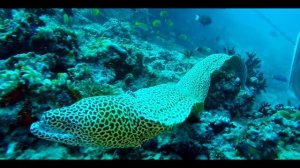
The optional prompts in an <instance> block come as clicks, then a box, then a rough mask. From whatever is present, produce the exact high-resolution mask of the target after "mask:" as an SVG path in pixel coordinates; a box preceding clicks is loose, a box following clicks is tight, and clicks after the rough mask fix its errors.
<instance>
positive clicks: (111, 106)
mask: <svg viewBox="0 0 300 168" xmlns="http://www.w3.org/2000/svg"><path fill="white" fill-rule="evenodd" d="M232 58H234V59H232ZM236 58H237V56H229V55H226V54H213V55H210V56H208V57H206V58H205V59H203V60H202V61H200V62H199V63H197V64H196V65H195V66H194V67H193V68H192V69H191V70H189V71H188V72H187V73H186V74H185V75H184V76H183V77H182V78H181V79H180V81H179V82H178V83H168V84H161V85H157V86H154V87H149V88H144V89H140V90H137V91H135V92H126V93H124V94H120V95H114V96H96V97H89V98H85V99H82V100H80V101H78V102H77V103H75V104H73V105H71V106H68V107H62V108H59V109H54V110H49V111H47V112H45V113H44V114H43V115H42V117H41V120H40V121H37V122H35V123H33V124H32V125H31V127H30V131H31V133H32V134H34V135H36V136H37V137H39V138H42V139H45V140H50V141H55V142H60V143H65V144H69V145H91V146H101V147H107V148H128V147H138V146H141V144H143V143H144V142H145V141H147V140H149V139H151V138H153V137H155V136H157V135H159V134H161V133H163V132H164V131H167V130H170V129H172V128H173V127H174V126H177V125H179V124H181V123H183V122H184V121H185V120H186V119H187V118H188V116H189V115H190V114H191V113H192V112H193V111H197V112H199V111H201V108H202V107H203V102H204V99H205V97H206V95H207V92H208V89H209V85H210V78H211V74H212V73H213V72H214V71H216V70H218V69H220V68H221V67H222V66H223V65H224V64H225V63H228V62H229V63H230V60H235V61H234V62H236ZM238 58H239V57H238ZM239 60H240V61H241V62H242V60H241V59H239Z"/></svg>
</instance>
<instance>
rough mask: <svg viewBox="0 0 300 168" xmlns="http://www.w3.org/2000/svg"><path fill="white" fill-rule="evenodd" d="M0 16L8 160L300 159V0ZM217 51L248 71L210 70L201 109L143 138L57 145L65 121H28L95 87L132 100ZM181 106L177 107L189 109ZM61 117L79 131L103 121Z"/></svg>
mask: <svg viewBox="0 0 300 168" xmlns="http://www.w3.org/2000/svg"><path fill="white" fill-rule="evenodd" d="M0 17H1V19H0V46H1V47H0V48H1V49H0V124H1V125H0V137H1V141H0V159H2V160H6V159H18V160H22V159H30V160H36V159H46V160H52V159H59V160H78V159H79V160H103V159H104V160H114V159H118V160H119V159H121V160H182V159H192V160H224V159H225V160H227V159H234V160H236V159H238V160H240V159H241V160H245V159H249V160H253V159H254V160H260V159H300V111H299V110H300V101H299V98H297V96H296V95H295V93H294V91H293V90H292V89H291V88H290V87H289V75H290V70H291V67H292V60H293V54H294V47H295V45H296V40H297V35H298V33H299V30H300V23H298V22H296V21H297V20H298V18H299V17H300V9H192V8H190V9H158V8H157V9H145V8H126V9H108V8H106V9H99V8H94V9H93V8H89V9H80V8H74V9H71V8H64V9H63V8H62V9H59V8H55V9H40V8H32V9H30V8H28V9H0ZM220 53H224V54H228V55H235V56H237V57H239V58H241V60H242V61H243V66H244V67H246V70H245V68H244V69H243V68H239V69H238V68H236V69H235V72H233V71H230V70H228V69H226V68H221V69H217V70H215V71H214V72H213V73H212V74H211V80H210V82H209V83H207V84H206V85H207V89H208V88H209V90H207V95H206V97H204V99H205V101H204V102H202V105H203V107H201V108H196V110H194V109H193V111H196V113H193V114H191V116H192V115H193V117H189V118H187V119H185V121H184V122H182V123H179V124H174V125H173V126H172V129H167V130H166V131H162V132H161V133H159V134H158V135H157V136H156V135H155V136H153V138H149V139H147V138H146V139H147V140H146V141H143V142H141V143H140V145H137V146H134V147H126V142H124V143H125V144H122V145H124V146H125V147H124V146H122V145H121V146H120V147H106V146H105V144H106V141H107V143H110V142H113V141H114V140H111V139H109V138H107V140H106V139H102V140H101V142H102V144H104V145H103V146H101V145H97V144H93V143H92V142H91V143H90V144H84V143H80V142H79V141H78V142H76V145H72V144H71V143H67V141H64V143H61V142H62V139H63V140H65V139H68V138H69V139H72V138H74V137H73V136H74V135H72V134H64V135H62V134H61V133H62V132H63V131H70V130H66V129H65V127H63V126H60V125H59V124H61V123H59V124H58V125H55V124H56V123H55V124H53V127H57V128H58V129H55V130H51V128H50V127H46V126H43V125H41V126H39V127H36V129H37V130H39V131H40V132H39V133H36V132H35V131H33V127H34V126H36V125H37V124H36V125H34V123H37V122H38V121H41V120H43V121H45V120H47V119H49V118H50V117H49V116H47V115H45V112H46V113H47V111H49V110H50V111H51V110H54V109H59V108H62V110H60V111H59V110H58V115H57V116H56V117H58V118H59V117H61V116H62V115H65V114H64V113H63V111H67V110H64V107H66V106H70V105H72V104H74V103H76V102H78V101H80V100H83V99H85V98H89V97H92V96H108V97H115V96H118V95H126V96H131V97H132V99H133V100H134V99H135V97H136V96H138V95H139V94H137V93H140V92H138V91H139V90H141V89H142V91H143V88H151V87H154V86H157V85H160V84H167V83H177V82H178V81H179V80H180V79H182V77H183V76H184V75H185V74H186V73H187V72H188V71H189V70H190V69H191V68H192V67H193V66H194V65H196V64H197V63H199V62H201V61H205V60H208V59H206V58H209V57H211V55H213V54H220ZM209 66H210V65H208V67H209ZM211 66H213V64H211ZM234 66H235V67H237V65H234ZM298 75H299V72H298ZM243 81H244V82H243ZM299 82H300V81H296V82H295V83H296V84H299ZM299 86H300V85H299ZM158 92H160V93H161V94H163V93H164V92H163V91H158ZM111 95H113V96H111ZM147 96H148V97H151V96H153V98H151V99H159V101H161V103H162V104H163V103H164V102H165V101H168V99H169V98H168V96H166V97H164V99H160V98H156V97H155V94H150V95H147ZM129 99H130V97H129ZM170 99H171V98H170ZM85 100H90V99H85ZM120 100H121V99H120ZM125 100H127V99H125ZM107 102H108V103H109V104H110V103H111V104H113V103H112V102H111V101H107ZM105 103H106V101H104V104H105ZM117 103H122V101H121V102H117ZM117 103H116V104H117ZM139 103H141V106H143V105H142V104H143V102H142V101H141V102H139ZM125 104H126V103H125ZM145 104H147V103H146V102H145ZM178 104H179V103H174V104H173V105H174V106H176V107H177V106H178V110H174V111H173V112H174V113H173V114H174V115H175V114H176V115H177V114H178V115H181V114H180V112H181V111H184V110H182V109H185V106H183V105H182V107H181V106H179V105H178ZM78 106H80V105H78ZM87 106H88V105H87ZM120 106H122V105H120ZM76 107H77V106H76ZM86 108H87V107H85V106H83V107H80V108H78V109H77V110H74V111H75V112H76V113H77V112H78V111H79V112H82V113H80V115H81V116H79V118H80V117H84V120H83V121H82V122H83V123H85V122H86V121H85V120H88V121H92V118H93V116H91V115H89V114H88V112H87V111H88V109H86ZM115 108H116V109H117V108H120V109H121V108H122V107H115ZM134 108H135V107H134ZM136 108H138V107H136ZM154 110H155V109H154ZM164 110H167V109H164ZM108 111H109V110H108ZM116 111H117V110H116ZM71 112H72V111H71ZM68 115H71V116H72V115H74V117H76V115H75V113H74V114H73V113H70V114H68ZM137 115H138V114H137ZM47 117H48V118H47ZM137 119H140V118H139V117H137ZM175 119H176V118H175ZM108 120H109V121H108V122H110V120H113V119H108ZM129 120H130V117H129ZM166 120H168V118H167V119H166ZM173 120H174V118H172V119H171V118H170V120H169V123H170V124H171V125H172V124H173ZM49 123H50V124H51V121H49ZM49 123H47V124H49ZM87 123H89V122H87ZM132 123H135V122H134V121H132ZM157 123H160V121H157V122H156V123H154V124H153V123H150V124H149V125H148V126H149V128H150V127H151V126H152V125H151V124H153V125H155V124H157ZM63 124H65V125H68V126H70V128H71V130H72V131H74V132H76V138H78V139H80V138H79V136H81V135H82V136H83V137H84V136H87V134H88V135H90V134H91V132H92V133H95V132H97V130H98V128H97V129H96V128H94V127H91V131H90V132H89V131H87V132H85V131H86V130H84V129H83V131H78V130H81V129H82V128H83V127H84V126H85V125H84V126H82V128H81V127H78V125H75V124H74V123H72V120H71V121H69V120H68V121H64V122H63ZM63 124H62V125H63ZM72 124H74V125H72ZM91 124H93V125H95V124H96V123H93V122H91ZM138 124H143V122H142V123H139V122H137V124H135V125H138ZM147 124H148V123H147ZM33 125H34V126H33ZM96 125H97V124H96ZM100 125H101V124H100ZM159 126H161V125H160V124H158V127H159ZM121 127H122V125H121ZM126 130H127V128H124V131H126ZM51 131H53V132H51ZM142 131H144V132H147V129H146V130H142ZM45 132H46V133H45ZM47 132H48V134H47ZM102 133H103V132H99V134H101V135H102ZM151 133H152V132H150V133H149V136H150V134H151ZM41 134H46V135H47V136H44V137H43V136H42V135H41ZM103 134H106V133H103ZM51 136H52V137H51ZM126 136H127V134H126V135H124V139H126V138H125V137H126ZM151 136H152V134H151ZM39 137H43V138H39ZM53 137H54V138H53ZM47 139H48V140H50V141H48V140H47ZM87 141H88V140H86V141H85V142H87ZM82 142H83V141H82ZM123 147H124V148H123Z"/></svg>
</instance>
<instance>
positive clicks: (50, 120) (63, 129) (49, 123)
mask: <svg viewBox="0 0 300 168" xmlns="http://www.w3.org/2000/svg"><path fill="white" fill-rule="evenodd" d="M63 113H64V110H63V109H56V110H50V111H47V112H46V113H44V114H43V115H42V117H41V120H40V121H38V122H35V123H33V124H32V125H31V127H30V132H31V133H32V134H34V135H36V136H37V137H40V138H42V139H45V140H50V141H55V142H65V143H67V144H71V145H78V144H80V143H81V140H80V138H77V136H76V132H74V128H77V127H78V126H76V124H75V123H74V124H72V123H70V122H68V121H70V119H71V118H70V117H72V116H66V115H63ZM72 131H73V132H72Z"/></svg>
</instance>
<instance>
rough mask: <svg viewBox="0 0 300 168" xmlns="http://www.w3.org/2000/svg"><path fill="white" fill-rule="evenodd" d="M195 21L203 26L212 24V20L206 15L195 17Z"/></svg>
mask: <svg viewBox="0 0 300 168" xmlns="http://www.w3.org/2000/svg"><path fill="white" fill-rule="evenodd" d="M195 20H197V21H199V22H200V23H201V24H202V25H203V26H206V25H210V24H211V22H212V19H211V18H210V17H209V16H207V15H201V16H199V15H196V18H195Z"/></svg>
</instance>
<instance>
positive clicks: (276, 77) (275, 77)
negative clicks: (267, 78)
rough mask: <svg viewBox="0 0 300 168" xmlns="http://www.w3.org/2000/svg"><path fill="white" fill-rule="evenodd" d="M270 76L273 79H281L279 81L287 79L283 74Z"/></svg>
mask: <svg viewBox="0 0 300 168" xmlns="http://www.w3.org/2000/svg"><path fill="white" fill-rule="evenodd" d="M272 78H273V79H275V80H278V81H281V82H287V81H288V79H287V78H286V77H285V76H283V75H273V76H272Z"/></svg>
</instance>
